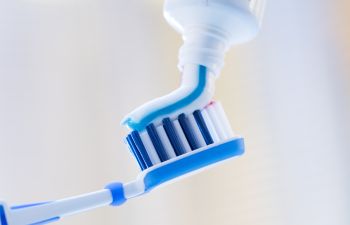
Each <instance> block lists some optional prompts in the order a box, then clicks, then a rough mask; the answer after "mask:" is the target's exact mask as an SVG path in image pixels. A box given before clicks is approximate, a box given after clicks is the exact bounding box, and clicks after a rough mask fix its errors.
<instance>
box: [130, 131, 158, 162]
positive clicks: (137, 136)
mask: <svg viewBox="0 0 350 225" xmlns="http://www.w3.org/2000/svg"><path fill="white" fill-rule="evenodd" d="M131 137H132V139H133V140H134V143H135V145H136V147H137V150H138V151H139V153H140V155H141V157H142V159H143V161H144V162H145V164H146V167H147V168H148V167H151V166H153V164H152V162H151V159H150V158H149V156H148V153H147V151H146V148H145V146H144V145H143V143H142V140H141V138H140V134H139V132H137V131H133V132H131Z"/></svg>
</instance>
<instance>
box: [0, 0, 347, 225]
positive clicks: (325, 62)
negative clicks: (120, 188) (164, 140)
mask: <svg viewBox="0 0 350 225" xmlns="http://www.w3.org/2000/svg"><path fill="white" fill-rule="evenodd" d="M349 13H350V3H349V2H348V1H346V0H333V1H329V0H309V1H303V0H293V1H287V0H269V1H268V5H267V8H266V16H265V20H264V23H263V25H264V26H263V29H262V32H261V33H260V35H259V37H258V38H257V39H256V40H254V41H253V42H250V43H248V44H245V45H242V46H238V47H235V48H234V49H232V50H231V51H230V53H229V54H228V55H227V57H226V66H225V68H224V70H223V72H222V75H221V77H220V79H219V80H218V82H217V96H216V98H217V99H220V100H221V101H222V102H223V104H224V107H225V108H226V111H227V113H228V115H229V117H230V119H231V122H232V125H233V127H234V128H235V130H236V131H237V132H238V133H240V134H242V135H243V136H244V137H245V138H246V145H247V146H246V147H247V153H246V155H245V156H244V157H241V158H237V159H235V160H233V161H231V162H229V163H226V164H223V165H220V166H218V167H216V168H213V169H211V170H209V171H207V172H205V173H201V174H199V175H196V176H193V177H191V178H190V179H185V180H182V181H181V182H178V183H175V184H172V185H169V186H166V187H165V188H162V189H159V190H157V191H154V192H152V193H151V194H149V195H146V196H144V197H141V198H139V199H135V200H132V201H130V202H128V203H127V204H126V205H124V206H123V207H120V208H108V207H107V208H103V209H98V210H96V211H93V212H89V213H85V214H82V215H77V216H73V217H69V218H66V219H64V220H62V221H61V222H60V224H65V225H69V224H72V225H73V224H84V225H90V224H91V225H93V224H101V225H102V224H106V225H107V224H129V225H136V224H143V225H164V224H167V225H193V224H201V225H212V224H218V225H219V224H220V225H233V224H239V225H281V224H283V225H302V224H308V225H331V224H332V225H348V224H350V214H349V210H350V194H349V193H350V191H349V190H350V166H349V160H350V153H349V150H350V135H349V130H350V121H349V120H350V117H349V113H350V100H349V99H350V91H349V90H350V66H349V63H350V53H349V52H350V41H349V40H350V24H349V22H350V16H349ZM181 43H182V41H181V38H180V36H179V35H178V34H176V33H175V32H174V31H173V30H172V29H171V28H170V27H169V26H168V25H167V24H166V22H165V21H164V19H163V17H162V1H160V0H152V1H141V0H127V1H125V0H88V1H86V0H85V1H83V0H80V1H79V0H75V1H70V0H13V1H0V180H1V181H0V198H1V199H4V200H6V201H8V202H9V203H11V204H15V203H23V202H32V201H44V200H53V199H58V198H62V197H67V196H71V195H75V194H81V193H84V192H88V191H94V190H97V189H99V188H102V187H103V186H104V184H106V183H108V182H109V181H114V180H117V181H119V180H120V181H128V180H131V179H133V178H134V177H135V176H136V174H137V172H138V169H137V166H136V163H135V162H134V160H133V158H132V157H131V156H130V154H129V152H128V150H127V149H126V147H125V146H124V145H123V142H122V137H123V136H124V135H125V134H126V130H124V128H123V127H121V126H120V124H119V121H120V120H121V119H122V117H123V116H124V115H125V114H126V113H128V112H129V111H130V110H132V109H133V108H134V107H136V106H138V105H140V104H142V103H144V102H145V101H147V100H150V99H153V98H155V97H156V96H161V95H163V94H166V93H168V92H169V91H171V90H173V89H175V88H176V87H177V86H178V84H179V81H180V75H179V73H178V71H177V68H176V64H177V53H178V48H179V47H180V45H181Z"/></svg>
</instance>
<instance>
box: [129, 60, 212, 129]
mask: <svg viewBox="0 0 350 225" xmlns="http://www.w3.org/2000/svg"><path fill="white" fill-rule="evenodd" d="M215 79H216V76H215V75H214V74H213V72H211V71H210V70H209V69H207V68H206V67H204V66H201V65H194V64H188V65H186V66H184V69H183V75H182V82H181V86H180V87H179V88H178V89H176V90H175V91H173V92H171V93H170V94H168V95H165V96H163V97H160V98H156V99H154V100H152V101H150V102H147V103H145V104H143V105H141V106H140V107H138V108H136V109H135V110H134V111H132V112H131V113H130V114H128V115H127V116H126V117H125V118H124V119H123V121H122V124H124V125H127V126H128V127H129V128H130V129H132V130H138V131H142V130H144V129H145V128H146V126H147V125H148V124H150V123H153V124H154V125H155V126H157V125H159V124H161V122H162V119H163V118H165V117H169V118H171V119H175V118H176V117H177V116H178V115H179V114H181V113H185V114H190V113H193V112H194V111H195V110H197V109H202V108H204V107H205V106H206V105H207V104H209V103H210V102H211V101H212V98H213V95H214V90H215V85H214V84H215V83H214V82H215Z"/></svg>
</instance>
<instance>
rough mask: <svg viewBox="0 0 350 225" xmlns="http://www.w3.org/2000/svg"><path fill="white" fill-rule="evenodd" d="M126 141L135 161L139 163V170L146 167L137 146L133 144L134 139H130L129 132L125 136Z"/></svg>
mask: <svg viewBox="0 0 350 225" xmlns="http://www.w3.org/2000/svg"><path fill="white" fill-rule="evenodd" d="M126 141H127V142H128V144H129V147H130V150H131V151H132V153H133V154H134V156H135V158H136V160H137V162H138V163H139V165H140V167H141V170H144V169H146V168H147V167H146V164H145V162H144V161H143V159H142V157H141V155H140V154H139V152H138V151H137V148H136V146H135V143H134V141H133V140H132V137H131V135H130V134H129V135H128V136H127V137H126Z"/></svg>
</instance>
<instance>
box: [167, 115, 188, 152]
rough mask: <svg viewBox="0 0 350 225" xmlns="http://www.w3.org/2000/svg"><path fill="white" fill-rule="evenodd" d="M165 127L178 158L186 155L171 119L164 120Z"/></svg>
mask: <svg viewBox="0 0 350 225" xmlns="http://www.w3.org/2000/svg"><path fill="white" fill-rule="evenodd" d="M163 127H164V130H165V132H166V134H167V136H168V138H169V140H170V143H171V146H173V149H174V151H175V154H176V156H179V155H182V154H184V153H186V150H185V147H184V146H183V144H182V142H181V140H180V138H179V135H178V134H177V132H176V129H175V127H174V124H173V122H172V121H171V120H170V119H169V118H165V119H164V120H163Z"/></svg>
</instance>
